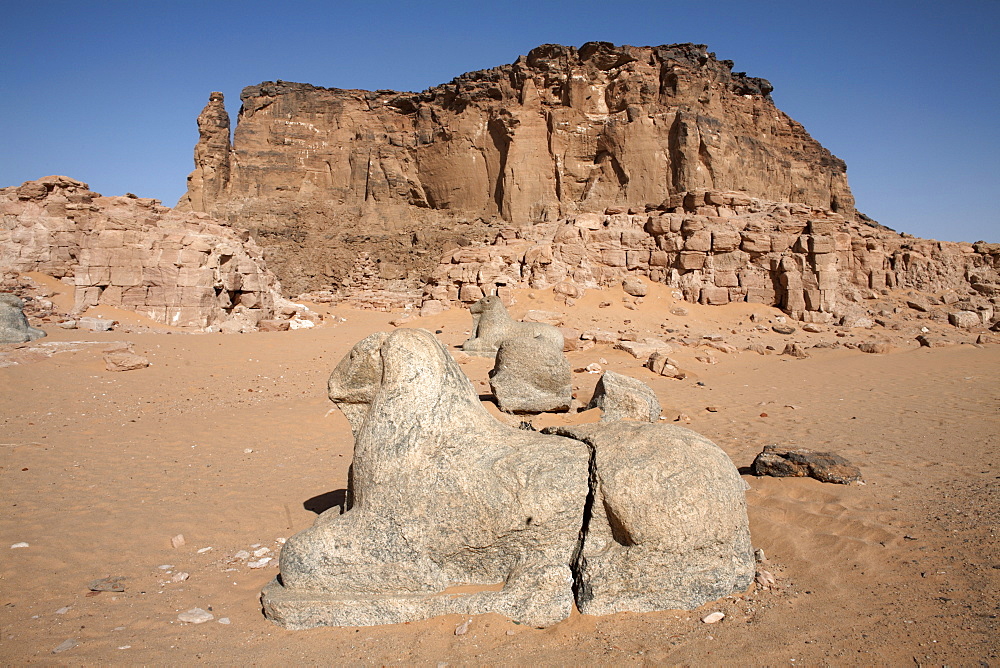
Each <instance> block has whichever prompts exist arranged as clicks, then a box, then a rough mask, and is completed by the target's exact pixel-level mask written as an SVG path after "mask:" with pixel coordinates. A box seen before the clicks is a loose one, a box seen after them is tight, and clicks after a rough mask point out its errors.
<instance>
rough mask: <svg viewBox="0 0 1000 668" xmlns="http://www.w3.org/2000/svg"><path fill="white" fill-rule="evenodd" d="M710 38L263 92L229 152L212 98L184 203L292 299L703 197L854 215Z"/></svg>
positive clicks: (840, 186) (766, 87)
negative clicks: (225, 231)
mask: <svg viewBox="0 0 1000 668" xmlns="http://www.w3.org/2000/svg"><path fill="white" fill-rule="evenodd" d="M732 65H733V63H732V62H731V61H727V60H718V59H717V58H716V57H715V55H714V54H713V53H710V52H708V51H707V49H706V47H705V46H704V45H694V44H674V45H666V46H657V47H632V46H614V45H612V44H608V43H604V42H591V43H587V44H584V45H583V46H582V47H580V48H579V49H576V48H573V47H566V46H559V45H551V44H549V45H543V46H540V47H538V48H535V49H533V50H532V51H531V52H529V53H528V55H527V56H521V57H519V58H518V59H517V60H516V61H515V62H514V63H512V64H510V65H503V66H500V67H496V68H493V69H489V70H482V71H478V72H470V73H467V74H464V75H462V76H460V77H458V78H456V79H454V80H453V81H451V82H450V83H448V84H444V85H440V86H436V87H433V88H430V89H428V90H425V91H423V92H422V93H399V92H395V91H384V90H383V91H374V92H372V91H362V90H341V89H335V88H319V87H316V86H312V85H308V84H300V83H289V82H283V81H278V82H265V83H262V84H260V85H257V86H250V87H247V88H245V89H244V90H243V93H242V95H241V99H242V102H243V106H242V108H241V110H240V116H239V121H238V124H237V128H236V132H235V137H234V142H233V145H232V146H230V144H229V141H228V127H229V119H228V116H227V115H226V112H225V108H224V106H223V103H222V96H221V94H220V93H212V95H211V98H210V101H209V104H208V106H206V107H205V109H204V111H203V112H202V114H201V115H200V116H199V119H198V126H199V131H200V140H199V143H198V146H197V148H196V150H195V170H194V171H193V172H192V173H191V175H190V176H189V178H188V192H187V194H186V195H185V196H184V197H183V198H182V200H181V202H180V203H179V205H178V206H179V207H181V208H187V209H192V210H195V211H202V212H207V213H210V214H212V215H213V216H216V217H219V218H222V219H226V220H229V221H231V222H235V221H238V222H239V224H240V225H243V226H249V227H251V228H252V229H253V230H254V231H255V232H256V234H257V235H258V237H259V239H260V241H261V243H262V244H263V245H264V246H265V247H266V248H267V249H268V252H269V254H270V255H269V259H271V258H272V256H273V264H274V266H275V268H276V271H277V272H278V274H279V276H280V277H281V279H282V281H283V283H284V284H285V285H286V287H288V288H289V289H291V290H293V291H301V290H305V289H315V288H320V287H327V286H329V285H330V284H331V283H332V284H334V285H339V284H340V281H341V280H342V279H343V278H344V276H345V275H346V274H347V272H348V270H349V268H350V266H351V265H352V263H353V261H354V257H355V256H356V254H357V252H358V250H359V247H363V248H364V249H365V250H367V251H369V252H372V251H375V253H376V254H377V257H378V258H379V259H380V261H381V263H380V264H381V265H382V266H381V275H382V278H384V279H387V280H394V279H411V280H415V279H419V278H421V274H422V272H424V271H426V270H428V269H430V268H431V266H432V265H433V262H434V261H435V260H436V259H437V257H438V256H439V254H440V252H441V251H442V250H447V248H448V247H449V246H455V245H463V244H465V243H468V242H473V241H477V240H479V241H481V240H486V239H488V238H490V237H491V236H492V235H493V234H495V230H496V229H497V228H498V227H501V226H503V225H509V224H514V225H524V224H527V223H533V222H542V221H553V220H557V219H559V218H562V217H566V216H570V215H574V214H577V213H581V212H596V211H604V210H605V209H606V208H607V207H629V206H643V205H645V204H647V203H654V204H658V203H660V202H662V201H664V200H665V199H669V198H670V197H671V196H676V195H677V194H679V193H685V192H690V191H696V190H699V189H700V190H706V189H707V190H716V191H737V192H739V193H742V195H743V196H746V197H757V198H763V199H767V200H771V201H776V202H796V203H802V204H805V205H808V206H813V207H818V208H822V209H828V210H832V211H835V212H837V213H840V214H842V215H844V216H847V217H853V215H854V200H853V197H852V195H851V192H850V189H849V188H848V185H847V178H846V168H845V165H844V163H843V162H842V161H841V160H839V159H837V158H836V157H835V156H833V155H832V154H831V153H830V152H829V151H827V150H826V149H825V148H823V147H822V146H821V145H820V144H819V143H818V142H816V141H815V140H814V139H813V138H812V137H810V136H809V134H808V133H807V132H806V131H805V129H804V128H803V127H802V126H801V125H800V124H798V123H796V122H795V121H793V120H792V119H790V118H789V117H788V116H786V115H785V114H784V113H782V112H781V111H780V110H779V109H777V108H776V107H775V106H774V103H773V101H772V100H771V98H770V95H769V93H770V91H771V85H770V83H768V82H767V81H766V80H764V79H759V78H754V77H748V76H746V75H745V74H743V73H734V72H732Z"/></svg>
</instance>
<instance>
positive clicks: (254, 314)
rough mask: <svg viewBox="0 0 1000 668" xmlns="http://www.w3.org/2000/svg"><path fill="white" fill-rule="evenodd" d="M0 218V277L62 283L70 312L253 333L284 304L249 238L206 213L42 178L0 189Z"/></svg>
mask: <svg viewBox="0 0 1000 668" xmlns="http://www.w3.org/2000/svg"><path fill="white" fill-rule="evenodd" d="M0 215H2V216H3V219H2V224H0V269H2V270H4V271H18V272H31V271H38V272H42V273H45V274H48V275H50V276H54V277H56V278H60V279H63V280H64V281H66V282H69V283H70V284H71V285H73V286H75V302H76V304H75V310H76V311H83V310H85V309H86V308H88V307H90V306H96V305H108V306H115V307H120V308H123V309H127V310H131V311H135V312H137V313H141V314H143V315H145V316H148V317H150V318H152V319H153V320H156V321H157V322H160V323H164V324H167V325H173V326H180V327H198V328H205V327H209V326H227V327H229V328H234V327H235V328H242V329H252V328H253V327H254V326H255V325H256V323H257V321H259V320H261V319H267V318H272V317H274V314H275V307H276V305H282V304H284V303H285V302H284V300H283V298H282V297H281V295H280V285H279V284H278V282H277V280H276V278H275V277H274V275H273V274H272V273H271V272H270V271H268V269H267V268H266V267H265V265H264V261H263V255H262V251H261V249H260V248H259V247H258V246H257V244H256V243H255V242H254V241H253V240H252V239H250V236H249V234H248V233H247V232H246V231H245V230H239V229H235V228H232V227H229V226H226V225H222V224H220V223H219V222H218V221H215V220H212V219H211V218H210V217H209V216H208V215H207V214H204V213H192V212H187V213H182V212H179V211H175V210H172V209H170V208H169V207H165V206H162V205H161V204H160V203H159V202H158V201H157V200H154V199H145V198H140V197H135V196H134V195H126V196H122V197H104V196H102V195H100V194H99V193H95V192H92V191H91V190H90V189H89V188H88V186H87V184H86V183H83V182H81V181H76V180H73V179H70V178H67V177H65V176H50V177H46V178H43V179H39V180H37V181H28V182H26V183H24V184H23V185H21V186H20V187H11V188H3V189H0Z"/></svg>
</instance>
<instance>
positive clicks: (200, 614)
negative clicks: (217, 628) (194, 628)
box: [177, 608, 215, 624]
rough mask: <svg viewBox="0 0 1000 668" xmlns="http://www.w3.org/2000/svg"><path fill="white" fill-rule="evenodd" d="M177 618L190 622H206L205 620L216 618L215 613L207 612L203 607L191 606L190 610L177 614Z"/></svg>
mask: <svg viewBox="0 0 1000 668" xmlns="http://www.w3.org/2000/svg"><path fill="white" fill-rule="evenodd" d="M177 619H179V620H180V621H182V622H186V623H188V624H204V623H205V622H210V621H212V620H213V619H215V615H213V614H212V613H210V612H206V611H205V610H202V609H201V608H191V609H190V610H188V611H186V612H182V613H181V614H179V615H177Z"/></svg>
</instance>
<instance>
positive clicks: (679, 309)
mask: <svg viewBox="0 0 1000 668" xmlns="http://www.w3.org/2000/svg"><path fill="white" fill-rule="evenodd" d="M670 313H671V314H673V315H677V316H685V315H687V314H688V310H687V309H686V308H684V307H683V306H675V307H673V308H672V309H670Z"/></svg>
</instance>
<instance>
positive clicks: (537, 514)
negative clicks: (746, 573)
mask: <svg viewBox="0 0 1000 668" xmlns="http://www.w3.org/2000/svg"><path fill="white" fill-rule="evenodd" d="M379 342H381V343H380V345H377V344H379ZM376 350H377V352H376ZM329 390H330V398H331V399H332V400H333V401H334V402H335V403H337V404H338V405H340V406H341V407H345V406H352V407H353V408H348V409H347V411H345V412H346V414H347V416H348V418H349V419H350V421H351V423H352V427H353V429H354V433H355V446H354V463H353V471H352V481H351V490H350V497H351V500H352V507H351V508H350V510H348V511H347V512H346V513H345V514H343V515H340V514H338V511H337V510H336V509H334V510H330V511H327V512H325V513H323V514H322V515H320V516H319V518H318V519H317V521H316V524H315V525H314V526H313V527H312V528H310V529H307V530H306V531H303V532H302V533H299V534H297V535H295V536H293V537H292V538H290V539H289V540H288V542H287V543H286V545H285V546H284V548H283V549H282V552H281V562H280V566H281V576H280V581H275V582H273V583H271V584H270V585H268V587H267V588H266V589H265V590H264V593H263V597H262V598H263V604H264V610H265V613H266V614H267V616H268V617H269V618H270V619H272V620H274V621H276V622H278V623H280V624H282V625H283V626H286V627H288V628H308V627H313V626H319V625H349V626H364V625H374V624H390V623H396V622H404V621H409V620H415V619H423V618H427V617H432V616H435V615H441V614H448V613H462V614H478V613H485V612H497V613H500V614H503V615H506V616H508V617H510V618H512V619H514V620H517V621H521V622H524V623H529V624H535V625H544V624H552V623H555V622H557V621H559V620H560V619H564V618H565V617H566V616H568V615H569V613H570V610H571V609H572V602H573V591H572V588H571V586H570V583H571V582H572V573H571V568H570V566H571V564H572V562H573V556H574V551H575V550H576V549H577V545H578V542H579V534H580V527H581V526H582V524H583V512H584V499H586V497H587V478H588V465H587V462H588V452H587V448H586V447H585V446H584V444H583V443H581V442H580V441H575V440H572V439H566V438H561V437H557V436H546V435H541V434H538V433H535V432H528V431H522V430H518V429H514V428H512V427H508V426H506V425H503V424H501V423H500V422H498V421H497V420H495V419H493V418H492V417H491V416H490V415H489V413H487V412H486V410H485V409H484V408H483V407H482V404H481V403H480V402H479V398H478V396H477V394H476V392H475V390H474V389H473V387H472V385H471V383H470V382H469V380H468V379H467V378H466V377H465V375H464V374H463V373H462V371H461V369H460V368H459V367H458V365H457V364H456V363H455V361H454V360H453V359H452V358H451V356H450V355H449V354H448V352H447V351H446V350H445V349H444V347H443V346H442V345H441V344H440V343H438V341H437V340H436V339H435V338H434V336H433V335H432V334H430V333H429V332H426V331H424V330H415V329H400V330H396V331H395V332H393V333H392V334H389V335H385V334H375V335H373V336H372V337H369V338H368V339H365V340H364V341H362V342H361V343H360V344H358V346H355V348H354V350H352V351H351V354H350V355H349V356H348V357H346V358H345V359H344V360H343V361H342V362H341V363H340V364H339V365H338V366H337V368H336V369H335V370H334V372H333V375H332V376H331V378H330V382H329ZM365 407H367V410H364V408H365ZM362 413H363V415H362ZM455 587H461V588H462V591H461V592H459V591H455V592H454V593H452V592H451V591H449V588H455Z"/></svg>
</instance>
